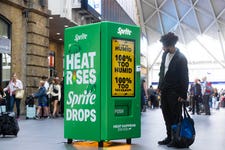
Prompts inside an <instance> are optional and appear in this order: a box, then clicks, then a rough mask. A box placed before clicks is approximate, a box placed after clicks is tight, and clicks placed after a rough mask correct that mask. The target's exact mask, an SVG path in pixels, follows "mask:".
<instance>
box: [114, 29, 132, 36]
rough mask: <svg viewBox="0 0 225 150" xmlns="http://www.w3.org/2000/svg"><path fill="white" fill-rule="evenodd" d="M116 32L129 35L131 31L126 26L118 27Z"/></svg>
mask: <svg viewBox="0 0 225 150" xmlns="http://www.w3.org/2000/svg"><path fill="white" fill-rule="evenodd" d="M117 33H118V34H119V35H131V34H132V31H131V30H129V29H128V28H125V29H123V28H121V27H119V28H118V30H117Z"/></svg>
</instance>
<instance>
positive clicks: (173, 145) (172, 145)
mask: <svg viewBox="0 0 225 150" xmlns="http://www.w3.org/2000/svg"><path fill="white" fill-rule="evenodd" d="M167 147H176V145H175V143H174V142H173V141H171V142H170V143H169V144H167Z"/></svg>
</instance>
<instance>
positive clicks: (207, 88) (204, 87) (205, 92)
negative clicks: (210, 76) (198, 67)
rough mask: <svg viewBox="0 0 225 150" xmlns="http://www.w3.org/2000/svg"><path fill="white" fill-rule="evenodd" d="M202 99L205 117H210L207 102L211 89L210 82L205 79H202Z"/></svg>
mask: <svg viewBox="0 0 225 150" xmlns="http://www.w3.org/2000/svg"><path fill="white" fill-rule="evenodd" d="M202 82H203V83H202V91H203V92H202V93H203V94H202V95H203V96H202V98H203V105H204V110H205V115H210V114H211V113H210V106H209V101H210V96H211V95H212V93H213V88H212V85H211V83H210V82H208V81H207V77H203V79H202Z"/></svg>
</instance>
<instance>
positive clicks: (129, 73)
mask: <svg viewBox="0 0 225 150" xmlns="http://www.w3.org/2000/svg"><path fill="white" fill-rule="evenodd" d="M134 48H135V45H134V41H132V40H125V39H116V38H113V39H112V96H134V95H135V92H134V91H135V87H134V72H135V68H134V62H135V58H134Z"/></svg>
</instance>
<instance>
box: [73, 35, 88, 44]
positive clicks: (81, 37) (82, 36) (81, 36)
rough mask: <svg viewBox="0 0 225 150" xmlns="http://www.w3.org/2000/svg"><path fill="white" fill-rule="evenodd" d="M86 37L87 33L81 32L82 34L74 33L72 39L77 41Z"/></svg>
mask: <svg viewBox="0 0 225 150" xmlns="http://www.w3.org/2000/svg"><path fill="white" fill-rule="evenodd" d="M86 39H87V34H85V33H82V34H76V35H75V37H74V41H76V42H78V41H80V40H86Z"/></svg>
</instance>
